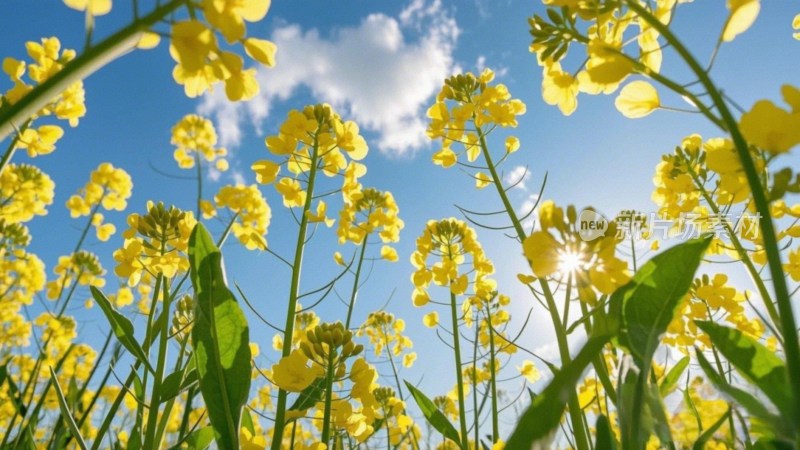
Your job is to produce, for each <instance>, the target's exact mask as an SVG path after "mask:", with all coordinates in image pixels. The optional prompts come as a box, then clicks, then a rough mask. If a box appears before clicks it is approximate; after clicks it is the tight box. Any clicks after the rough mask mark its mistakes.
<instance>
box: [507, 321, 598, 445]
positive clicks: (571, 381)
mask: <svg viewBox="0 0 800 450" xmlns="http://www.w3.org/2000/svg"><path fill="white" fill-rule="evenodd" d="M610 338H611V335H608V334H605V335H601V336H593V337H591V338H590V339H589V341H588V342H586V345H584V346H583V348H582V349H581V351H580V352H579V353H578V355H577V356H575V359H573V360H572V361H571V362H570V363H569V364H567V365H565V366H564V367H563V368H562V369H561V370H560V371H558V372H557V373H556V374H555V376H554V377H553V380H552V381H550V384H548V385H547V387H545V388H544V390H543V391H542V392H541V394H539V395H537V396H536V398H535V399H534V400H533V403H531V406H529V407H528V409H527V410H526V411H525V412H524V413H523V414H522V416H520V418H519V422H518V423H517V427H516V429H515V430H514V432H513V433H512V434H511V437H510V438H509V439H508V441H507V442H506V448H508V449H512V448H513V449H527V448H531V447H533V446H534V445H537V447H538V448H546V447H547V445H548V444H549V443H550V440H551V439H552V438H553V436H554V435H555V431H556V429H557V428H558V425H559V424H560V423H561V416H562V415H563V414H564V409H565V407H566V405H567V400H568V399H569V397H570V395H573V394H574V392H575V385H576V384H577V383H578V381H579V380H580V378H581V376H582V375H583V372H584V370H585V369H586V366H588V365H589V364H591V362H592V360H593V359H594V358H595V357H596V356H597V355H599V354H600V352H601V351H602V350H603V346H604V345H605V344H606V343H607V342H608V341H609V339H610Z"/></svg>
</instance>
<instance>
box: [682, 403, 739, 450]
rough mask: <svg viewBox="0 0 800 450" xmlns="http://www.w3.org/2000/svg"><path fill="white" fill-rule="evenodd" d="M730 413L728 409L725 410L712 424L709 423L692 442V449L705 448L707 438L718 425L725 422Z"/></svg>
mask: <svg viewBox="0 0 800 450" xmlns="http://www.w3.org/2000/svg"><path fill="white" fill-rule="evenodd" d="M730 415H731V410H730V409H728V410H727V411H725V414H723V415H722V416H720V418H719V419H717V421H716V422H714V424H713V425H711V426H710V427H709V428H708V429H706V430H705V431H703V434H701V435H700V436H698V438H697V440H696V441H695V442H694V445H693V446H692V450H704V449H705V448H706V442H708V440H709V439H711V438H712V437H713V436H714V433H716V432H717V430H719V427H721V426H722V424H723V423H725V421H726V420H728V417H729V416H730Z"/></svg>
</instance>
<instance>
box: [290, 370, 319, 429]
mask: <svg viewBox="0 0 800 450" xmlns="http://www.w3.org/2000/svg"><path fill="white" fill-rule="evenodd" d="M325 382H326V380H325V378H317V380H316V381H314V382H313V383H311V385H309V386H308V387H307V388H305V389H303V391H302V392H300V395H298V396H297V399H296V400H295V401H294V403H292V406H291V407H289V410H291V411H304V410H306V409H308V408H311V407H312V406H314V405H316V404H317V403H318V402H319V401H320V400H321V399H322V394H324V393H325ZM292 420H296V419H292Z"/></svg>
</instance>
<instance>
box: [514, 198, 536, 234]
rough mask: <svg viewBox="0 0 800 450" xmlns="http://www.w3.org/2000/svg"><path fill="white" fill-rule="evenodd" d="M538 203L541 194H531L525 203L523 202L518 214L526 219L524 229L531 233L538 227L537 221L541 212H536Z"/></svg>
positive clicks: (523, 221)
mask: <svg viewBox="0 0 800 450" xmlns="http://www.w3.org/2000/svg"><path fill="white" fill-rule="evenodd" d="M538 203H539V194H531V195H529V196H528V197H526V198H525V201H523V202H522V205H521V206H520V207H519V210H518V212H517V214H519V215H520V217H524V219H523V220H522V227H523V228H525V230H527V231H529V232H530V231H531V230H533V228H534V226H535V225H536V219H538V217H539V211H536V210H534V208H537V207H538ZM537 209H538V208H537Z"/></svg>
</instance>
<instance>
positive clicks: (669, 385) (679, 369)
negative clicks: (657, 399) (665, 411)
mask: <svg viewBox="0 0 800 450" xmlns="http://www.w3.org/2000/svg"><path fill="white" fill-rule="evenodd" d="M689 359H690V358H689V357H688V356H684V357H683V358H682V359H681V360H680V361H678V362H677V363H675V365H674V366H672V367H671V368H670V369H669V372H667V375H666V376H665V377H664V379H663V380H661V384H660V385H659V386H658V391H659V394H661V398H664V397H666V396H667V395H669V394H670V392H672V391H673V390H674V389H675V386H676V385H677V384H678V381H680V379H681V377H682V376H683V373H684V372H685V371H686V368H687V367H689Z"/></svg>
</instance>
